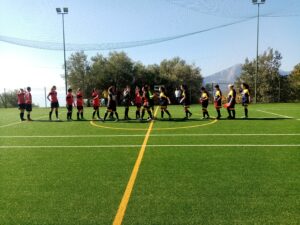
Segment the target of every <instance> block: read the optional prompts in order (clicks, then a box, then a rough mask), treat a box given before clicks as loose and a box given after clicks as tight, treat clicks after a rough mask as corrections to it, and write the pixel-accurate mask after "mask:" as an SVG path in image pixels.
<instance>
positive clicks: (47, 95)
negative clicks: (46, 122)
mask: <svg viewBox="0 0 300 225" xmlns="http://www.w3.org/2000/svg"><path fill="white" fill-rule="evenodd" d="M50 95H51V94H50V93H49V94H48V95H47V99H48V101H49V102H51V100H50V98H49V97H50Z"/></svg>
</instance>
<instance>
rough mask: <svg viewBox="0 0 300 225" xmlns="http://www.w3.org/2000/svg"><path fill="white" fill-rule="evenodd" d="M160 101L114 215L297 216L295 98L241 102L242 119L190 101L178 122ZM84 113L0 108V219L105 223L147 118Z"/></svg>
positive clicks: (259, 219)
mask: <svg viewBox="0 0 300 225" xmlns="http://www.w3.org/2000/svg"><path fill="white" fill-rule="evenodd" d="M169 109H170V111H171V113H172V115H173V117H174V121H168V120H163V121H162V120H156V121H155V122H154V126H153V130H152V132H151V135H150V139H149V141H148V147H147V149H146V152H145V155H144V157H143V160H142V164H141V167H140V169H139V172H138V176H137V180H136V183H135V185H134V189H133V192H132V195H131V198H130V200H129V204H128V207H127V210H126V213H125V217H124V220H123V224H126V225H127V224H128V225H132V224H139V225H142V224H155V225H160V224H166V225H167V224H168V225H169V224H178V225H183V224H195V225H198V224H211V225H216V224H228V225H231V224H249V225H250V224H261V225H265V224H287V225H290V224H299V221H300V216H299V215H300V214H299V211H300V200H299V199H300V173H299V171H300V138H299V137H300V120H299V119H300V114H299V111H300V105H299V104H258V105H251V106H250V108H249V115H250V118H249V120H243V119H237V120H234V121H233V120H227V119H221V120H219V121H218V122H216V123H212V122H213V120H201V119H200V118H201V112H200V111H201V108H200V107H199V106H198V105H194V106H192V108H191V111H192V112H193V116H192V118H191V120H188V121H186V120H182V119H181V118H182V117H183V114H184V113H183V111H182V108H181V107H180V106H171V107H169ZM100 111H101V115H103V112H104V109H103V108H101V110H100ZM118 111H119V114H120V117H121V118H122V117H123V112H124V109H123V108H122V107H119V109H118ZM209 111H210V114H211V115H212V116H214V114H215V111H214V109H213V108H212V106H211V105H210V106H209ZM91 113H92V110H91V109H90V108H87V109H86V111H85V117H86V119H87V121H82V122H77V121H73V122H66V121H65V120H64V119H65V117H66V115H65V114H66V113H65V109H64V108H61V109H60V118H61V120H62V121H60V122H49V121H47V115H48V109H34V111H33V113H32V118H33V119H36V121H33V122H22V123H20V122H19V121H18V110H17V109H0V115H1V118H0V166H1V170H0V180H1V182H0V224H1V225H2V224H3V225H13V224H22V225H23V224H30V225H33V224H36V225H41V224H45V225H46V224H47V225H50V224H55V225H56V224H62V225H63V224H64V225H65V224H82V225H92V224H93V225H94V224H100V225H103V224H112V222H113V220H114V217H115V215H116V212H117V210H118V207H119V204H120V201H121V199H122V196H123V193H124V191H125V188H126V185H127V182H128V180H129V177H130V175H131V172H132V169H133V166H134V163H135V160H136V158H137V155H138V153H139V150H140V145H141V144H142V143H143V140H144V137H145V134H146V132H147V129H148V126H149V123H146V122H145V123H140V122H137V121H135V120H131V121H129V122H126V121H123V120H121V121H119V122H118V123H116V122H112V121H107V122H105V123H102V122H98V121H96V122H94V124H96V125H97V126H100V127H97V126H92V124H91V122H90V121H89V120H90V119H91ZM130 113H131V115H130V116H131V118H134V108H133V107H132V108H131V109H130ZM272 113H273V114H272ZM222 114H223V118H225V117H226V111H225V110H224V109H223V110H222ZM237 116H238V118H240V117H241V116H243V109H242V107H241V106H240V105H238V106H237ZM73 117H75V116H74V115H73ZM157 117H158V118H159V117H160V113H158V115H157ZM287 117H290V118H287ZM101 126H105V127H106V128H103V127H101ZM190 126H193V127H192V128H191V127H190ZM195 126H196V127H195ZM182 127H185V128H182ZM189 127H190V128H189ZM110 128H121V129H110ZM124 128H125V129H127V130H125V129H124ZM166 128H167V129H166ZM169 128H172V129H171V130H170V129H169ZM136 129H141V130H136ZM230 134H231V135H230ZM232 134H234V135H232ZM280 134H288V135H280ZM51 136H57V137H51ZM112 145H113V146H112ZM121 145H122V146H121ZM124 145H125V146H124ZM166 145H174V146H166ZM197 145H201V146H197ZM202 145H207V146H202ZM210 145H219V146H210ZM222 145H229V146H222ZM249 145H250V146H249ZM251 145H252V146H251ZM264 145H268V146H264ZM275 145H277V146H275ZM280 145H287V146H280ZM288 145H293V146H288ZM34 146H41V147H37V148H34ZM54 146H56V147H54ZM87 146H88V147H87ZM105 146H111V147H107V148H104V147H105ZM118 146H119V147H118Z"/></svg>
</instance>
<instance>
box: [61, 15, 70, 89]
mask: <svg viewBox="0 0 300 225" xmlns="http://www.w3.org/2000/svg"><path fill="white" fill-rule="evenodd" d="M61 16H62V25H63V44H64V67H65V89H66V94H67V93H68V81H67V63H66V42H65V19H64V14H63V13H62V14H61Z"/></svg>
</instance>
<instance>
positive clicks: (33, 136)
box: [0, 133, 300, 138]
mask: <svg viewBox="0 0 300 225" xmlns="http://www.w3.org/2000/svg"><path fill="white" fill-rule="evenodd" d="M144 136H145V135H143V134H104V135H60V136H57V135H32V136H28V135H19V136H18V135H12V136H4V135H3V136H1V135H0V138H107V137H111V138H119V137H144ZM150 136H151V137H185V136H186V137H197V136H214V137H215V136H300V133H297V134H296V133H295V134H259V133H256V134H151V135H150Z"/></svg>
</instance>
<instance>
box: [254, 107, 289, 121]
mask: <svg viewBox="0 0 300 225" xmlns="http://www.w3.org/2000/svg"><path fill="white" fill-rule="evenodd" d="M256 111H258V112H263V113H267V114H271V115H275V116H279V117H283V118H288V119H293V118H294V117H290V116H285V115H281V114H278V113H272V112H267V111H264V110H260V109H257V110H256Z"/></svg>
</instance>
